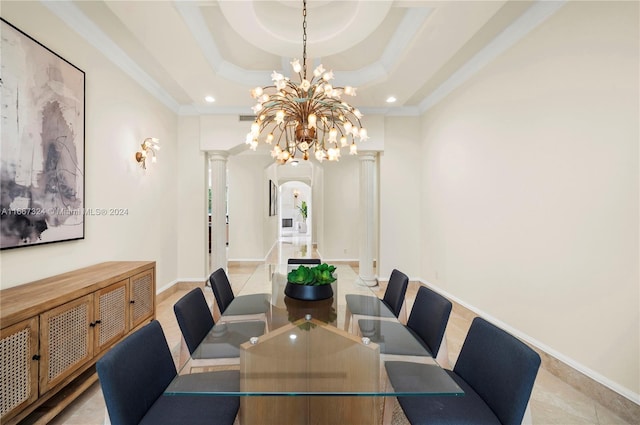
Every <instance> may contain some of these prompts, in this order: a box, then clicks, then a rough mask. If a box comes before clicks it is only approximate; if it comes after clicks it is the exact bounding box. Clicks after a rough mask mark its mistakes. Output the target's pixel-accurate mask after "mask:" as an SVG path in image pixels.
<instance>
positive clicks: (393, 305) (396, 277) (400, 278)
mask: <svg viewBox="0 0 640 425" xmlns="http://www.w3.org/2000/svg"><path fill="white" fill-rule="evenodd" d="M408 285H409V277H408V276H407V275H406V274H404V273H402V272H401V271H399V270H396V269H393V271H392V272H391V276H390V277H389V283H388V284H387V289H386V290H385V292H384V296H383V298H382V299H380V298H378V297H375V296H372V295H360V294H347V295H346V296H345V299H346V302H347V311H346V315H345V322H344V329H345V330H346V331H351V332H353V328H352V322H357V321H358V319H360V318H361V317H362V316H370V317H379V318H386V319H399V320H400V321H401V322H403V323H406V321H407V313H406V307H405V302H404V297H405V294H406V293H407V286H408Z"/></svg>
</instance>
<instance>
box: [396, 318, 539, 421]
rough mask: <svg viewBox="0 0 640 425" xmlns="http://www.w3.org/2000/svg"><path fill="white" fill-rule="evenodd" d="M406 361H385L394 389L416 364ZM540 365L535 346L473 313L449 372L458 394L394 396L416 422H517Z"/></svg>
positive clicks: (403, 382) (408, 377)
mask: <svg viewBox="0 0 640 425" xmlns="http://www.w3.org/2000/svg"><path fill="white" fill-rule="evenodd" d="M420 367H425V365H419V364H416V363H409V362H387V363H385V369H386V371H387V375H388V376H389V380H390V381H391V385H393V387H394V388H398V387H402V386H403V385H410V381H411V380H412V379H415V376H417V375H418V374H417V373H416V368H420ZM539 367H540V356H539V355H538V353H536V352H535V351H534V350H533V349H531V348H530V347H528V346H527V345H526V344H524V343H523V342H521V341H520V340H518V339H517V338H515V337H514V336H513V335H511V334H509V333H507V332H505V331H504V330H502V329H500V328H498V327H497V326H495V325H493V324H491V323H489V322H487V321H486V320H484V319H482V318H480V317H476V318H475V319H474V320H473V322H472V323H471V327H470V328H469V332H468V334H467V337H466V338H465V341H464V343H463V345H462V349H461V351H460V355H459V356H458V360H457V362H456V364H455V367H454V368H453V370H452V371H450V370H448V371H447V373H448V374H449V375H450V376H451V377H452V378H453V380H454V381H455V382H456V383H457V384H458V385H459V386H460V387H461V388H462V389H463V390H464V393H465V395H464V396H462V397H445V396H432V397H431V396H430V397H398V402H399V403H400V406H401V407H402V410H403V411H404V413H405V415H406V416H407V418H408V419H409V422H410V423H411V424H413V425H418V424H478V425H481V424H496V425H520V424H521V423H522V421H523V419H524V417H525V412H526V411H527V406H528V403H529V399H530V397H531V391H532V389H533V385H534V383H535V379H536V375H537V373H538V369H539Z"/></svg>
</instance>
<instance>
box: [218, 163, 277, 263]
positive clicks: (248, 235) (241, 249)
mask: <svg viewBox="0 0 640 425" xmlns="http://www.w3.org/2000/svg"><path fill="white" fill-rule="evenodd" d="M272 162H273V160H272V158H271V157H270V156H263V155H254V154H242V155H236V156H230V157H229V161H228V163H227V168H228V171H229V182H228V184H229V252H228V258H229V260H230V261H233V260H263V259H264V258H265V256H266V255H267V253H268V249H269V247H270V246H271V245H273V242H274V241H275V238H276V237H277V220H278V218H277V216H272V217H269V209H268V207H269V205H268V204H269V191H268V188H269V185H268V184H269V178H270V177H269V176H268V174H267V172H266V169H267V167H268V166H269V165H270V164H271V163H272Z"/></svg>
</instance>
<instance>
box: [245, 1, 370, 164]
mask: <svg viewBox="0 0 640 425" xmlns="http://www.w3.org/2000/svg"><path fill="white" fill-rule="evenodd" d="M301 65H302V66H301ZM291 66H292V67H293V72H294V73H296V74H298V77H300V80H301V81H300V82H299V83H295V82H293V81H291V80H290V79H289V78H287V77H285V76H284V75H282V74H281V73H279V72H276V71H273V73H272V74H271V79H272V81H273V85H271V86H267V87H262V86H258V87H256V88H255V89H253V90H251V96H252V97H253V98H254V99H256V101H257V103H256V105H255V106H254V107H253V108H252V109H253V112H254V113H255V114H256V120H255V121H254V123H253V124H252V125H251V131H250V132H249V133H248V134H247V137H246V139H245V142H246V143H247V144H248V145H249V147H250V148H251V149H252V150H256V148H257V146H258V138H259V137H260V136H261V135H264V136H265V138H264V142H265V143H267V144H271V145H273V149H272V150H271V156H272V157H273V158H274V159H275V160H276V162H277V163H278V164H286V163H288V162H292V161H295V162H292V163H294V164H295V163H296V162H297V159H296V155H298V156H297V157H298V158H299V157H300V155H301V157H302V159H303V160H307V159H309V156H310V154H311V153H313V154H314V156H315V157H316V159H317V160H318V161H320V162H322V161H323V160H325V159H327V160H329V161H338V160H339V159H340V150H341V148H345V147H348V148H349V153H350V154H351V155H357V153H358V149H357V146H356V139H360V141H361V142H362V141H365V140H367V139H368V138H369V136H368V135H367V130H366V129H365V128H364V127H362V123H361V121H360V118H362V114H361V113H360V111H358V110H357V109H356V108H354V107H353V106H351V105H350V104H348V103H347V102H345V101H343V100H342V99H341V95H343V94H345V95H347V96H355V94H356V92H355V90H356V89H355V88H354V87H351V86H345V87H336V86H334V85H333V84H332V83H331V82H330V81H331V80H332V79H333V78H334V76H333V71H331V70H329V71H327V70H325V69H324V67H323V66H322V64H319V65H318V66H316V67H315V69H313V74H312V75H310V78H309V80H307V0H303V2H302V64H300V61H299V60H298V59H294V60H293V61H292V62H291ZM301 71H302V72H301ZM349 139H350V140H351V142H349Z"/></svg>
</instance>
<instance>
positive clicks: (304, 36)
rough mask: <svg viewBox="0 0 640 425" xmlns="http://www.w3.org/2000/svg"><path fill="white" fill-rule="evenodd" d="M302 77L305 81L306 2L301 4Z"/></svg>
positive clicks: (305, 0) (304, 0)
mask: <svg viewBox="0 0 640 425" xmlns="http://www.w3.org/2000/svg"><path fill="white" fill-rule="evenodd" d="M302 75H303V78H304V79H305V80H306V79H307V0H303V2H302Z"/></svg>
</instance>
